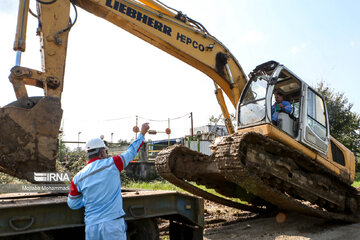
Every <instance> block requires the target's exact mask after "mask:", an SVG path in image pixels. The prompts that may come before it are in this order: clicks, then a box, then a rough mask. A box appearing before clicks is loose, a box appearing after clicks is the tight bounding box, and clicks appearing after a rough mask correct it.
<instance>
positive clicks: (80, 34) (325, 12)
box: [0, 0, 360, 141]
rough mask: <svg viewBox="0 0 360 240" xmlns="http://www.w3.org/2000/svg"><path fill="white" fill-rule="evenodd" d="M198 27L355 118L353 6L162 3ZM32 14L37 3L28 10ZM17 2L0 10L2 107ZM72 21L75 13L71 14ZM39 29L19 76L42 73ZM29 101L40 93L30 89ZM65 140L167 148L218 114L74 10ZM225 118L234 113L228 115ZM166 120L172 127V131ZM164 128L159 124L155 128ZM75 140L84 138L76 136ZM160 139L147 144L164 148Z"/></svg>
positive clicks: (165, 68)
mask: <svg viewBox="0 0 360 240" xmlns="http://www.w3.org/2000/svg"><path fill="white" fill-rule="evenodd" d="M163 2H164V3H165V4H167V5H168V6H170V7H173V8H175V9H177V10H180V11H182V12H183V13H185V14H187V15H188V16H189V17H191V18H192V19H194V20H196V21H198V22H200V23H202V25H204V26H205V27H206V29H207V30H208V31H209V32H210V34H212V35H213V36H215V37H216V38H217V39H218V40H220V41H221V42H222V43H223V44H224V45H225V46H226V47H227V48H228V49H229V50H230V51H231V52H232V54H233V55H234V56H235V57H236V58H237V60H238V62H239V63H240V65H241V66H242V68H243V69H244V71H245V73H246V74H247V73H249V72H251V71H252V69H254V68H255V67H256V66H257V65H259V64H261V63H263V62H266V61H269V60H275V61H278V62H280V63H282V64H284V65H285V66H287V67H288V68H289V69H290V70H292V71H293V72H294V73H295V74H296V75H297V76H299V77H300V78H302V79H303V80H304V81H305V82H307V83H308V84H310V85H312V86H316V85H317V84H318V83H319V82H320V81H324V82H325V84H327V85H328V86H329V87H330V88H332V89H333V90H334V91H335V92H342V93H345V96H346V97H347V98H348V100H349V102H350V103H352V104H353V108H352V110H353V111H354V112H357V113H360V100H359V99H358V97H359V89H360V79H359V75H358V72H357V70H359V69H360V60H359V56H360V15H359V10H360V1H357V0H344V1H338V0H337V1H336V0H317V1H311V0H301V1H300V0H241V1H240V0H222V1H215V0H197V1H194V0H182V1H175V0H163ZM31 8H32V9H33V10H34V11H35V0H32V1H31ZM17 11H18V1H14V0H1V1H0V21H1V24H0V32H1V37H0V106H4V105H6V104H8V103H10V102H12V101H14V100H15V99H16V98H15V94H14V91H13V88H12V85H11V84H10V82H9V81H8V75H9V73H10V69H11V68H12V67H13V66H14V65H15V52H14V51H13V50H12V47H13V42H14V38H15V29H16V18H17ZM71 15H72V16H74V13H73V10H72V13H71ZM36 27H37V22H36V21H35V18H34V17H32V16H31V15H29V21H28V29H27V45H26V52H25V53H23V55H22V61H21V66H24V67H29V68H33V69H39V70H40V69H41V67H40V66H41V65H40V64H41V59H40V52H39V45H40V44H39V39H38V37H37V36H35V32H36ZM28 91H29V95H30V96H38V95H43V91H42V89H39V88H35V87H28ZM61 101H62V108H63V110H64V114H63V120H62V128H63V130H64V140H67V141H77V140H78V139H79V140H80V141H87V140H89V139H91V138H94V137H99V136H100V135H101V134H103V135H104V136H105V139H107V140H108V141H111V136H112V139H113V141H117V140H118V139H125V140H131V139H132V138H134V135H135V134H134V133H133V132H132V128H133V126H134V125H135V124H136V116H139V119H138V121H139V124H141V123H143V122H149V123H150V126H151V129H154V130H157V131H158V132H164V131H165V129H166V128H167V127H170V129H171V130H172V134H171V135H170V137H171V138H177V137H183V136H184V135H188V134H189V133H190V131H189V129H190V126H191V121H190V118H189V113H190V112H192V113H193V123H194V127H197V126H203V125H206V124H208V123H209V118H210V116H211V115H214V116H219V115H220V113H221V111H220V108H219V106H218V103H217V101H216V98H215V95H214V84H213V82H212V80H211V79H210V78H209V77H207V76H206V75H204V74H203V73H201V72H199V71H198V70H196V69H194V68H192V67H191V66H189V65H187V64H185V63H183V62H181V61H180V60H178V59H175V58H174V57H172V56H170V55H168V54H167V53H165V52H162V51H161V50H159V49H157V48H155V47H153V46H152V45H149V44H148V43H146V42H144V41H142V40H140V39H138V38H137V37H135V36H133V35H131V34H130V33H128V32H126V31H124V30H123V29H121V28H119V27H116V26H115V25H112V24H111V23H109V22H107V21H105V20H103V19H101V18H98V17H96V16H95V15H92V14H91V13H88V12H86V11H84V10H82V9H80V8H78V20H77V22H76V24H75V26H74V27H73V28H72V29H71V31H70V34H69V43H68V52H67V62H66V70H65V78H64V90H63V94H62V100H61ZM228 108H229V111H230V112H231V113H235V111H236V110H235V109H234V108H233V107H232V105H230V104H228ZM168 119H170V126H169V122H168ZM153 120H161V121H153ZM79 132H81V133H80V134H79ZM167 137H168V136H167V135H166V134H163V133H160V134H157V135H149V136H147V139H152V140H156V139H164V138H167Z"/></svg>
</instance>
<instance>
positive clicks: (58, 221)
mask: <svg viewBox="0 0 360 240" xmlns="http://www.w3.org/2000/svg"><path fill="white" fill-rule="evenodd" d="M122 195H123V200H124V201H123V207H124V210H125V213H126V216H125V220H126V222H127V224H128V231H127V235H128V239H149V240H152V239H158V238H159V230H158V226H157V221H156V219H157V218H163V219H167V220H169V222H170V226H169V235H170V239H172V240H173V239H194V240H195V239H196V240H198V239H203V228H204V201H203V199H201V198H198V197H194V196H190V195H187V194H182V193H178V192H175V191H153V190H135V189H123V192H122ZM66 201H67V194H66V193H56V194H54V193H11V194H0V239H64V237H68V238H69V237H70V236H71V238H73V237H74V238H76V239H85V234H84V209H83V208H82V209H79V210H71V209H70V208H69V207H68V206H67V203H66Z"/></svg>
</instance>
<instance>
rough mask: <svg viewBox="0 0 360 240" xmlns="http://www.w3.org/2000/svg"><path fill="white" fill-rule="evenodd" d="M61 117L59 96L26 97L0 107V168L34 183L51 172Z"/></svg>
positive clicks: (53, 169)
mask: <svg viewBox="0 0 360 240" xmlns="http://www.w3.org/2000/svg"><path fill="white" fill-rule="evenodd" d="M61 118H62V109H61V103H60V99H59V98H56V97H30V98H23V99H21V100H18V101H15V102H13V103H10V104H8V105H6V106H4V107H3V108H0V171H1V172H4V173H7V174H9V175H12V176H15V177H18V178H21V179H26V180H28V181H30V182H35V180H34V172H51V171H55V158H56V156H57V152H58V134H59V127H60V122H61Z"/></svg>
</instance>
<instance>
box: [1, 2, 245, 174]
mask: <svg viewBox="0 0 360 240" xmlns="http://www.w3.org/2000/svg"><path fill="white" fill-rule="evenodd" d="M29 1H30V0H20V5H19V14H18V26H17V34H16V40H15V44H14V50H15V51H17V64H16V66H15V67H14V68H13V69H12V70H11V74H10V76H9V79H10V82H11V83H12V84H13V87H14V91H15V95H16V98H17V101H15V102H13V103H11V104H9V105H7V106H4V107H3V108H0V123H1V126H0V128H1V130H2V131H1V133H2V134H1V136H0V170H1V171H3V172H5V173H8V174H11V175H14V176H16V177H19V178H25V179H27V180H29V181H34V180H33V172H35V171H54V170H55V158H56V156H57V138H58V130H59V127H60V122H61V118H62V109H61V94H62V91H63V86H64V74H65V62H66V50H67V41H68V33H69V30H70V29H71V27H72V26H73V24H74V22H75V21H76V18H75V19H74V21H72V19H71V18H70V7H71V5H73V6H74V8H75V9H76V7H75V6H79V7H81V8H83V9H85V10H86V11H88V12H90V13H93V14H94V15H96V16H98V17H100V18H103V19H106V20H107V21H109V22H112V23H113V24H115V25H117V26H119V27H120V28H122V29H124V30H126V31H128V32H130V33H131V34H133V35H135V36H137V37H139V38H141V39H143V40H144V41H146V42H148V43H150V44H151V45H153V46H155V47H157V48H159V49H161V50H163V51H165V52H167V53H169V54H170V55H172V56H174V57H176V58H178V59H180V60H181V61H183V62H186V63H188V64H189V65H191V66H192V67H194V68H196V69H198V70H200V71H202V72H203V73H205V74H206V75H208V76H209V77H210V78H211V79H212V80H213V81H214V84H215V94H216V98H217V100H218V102H219V105H220V108H221V111H222V113H223V115H224V117H225V119H226V121H225V122H226V126H227V129H228V132H229V133H234V128H233V126H232V123H231V120H230V116H229V111H228V109H227V106H226V104H225V99H224V94H225V95H226V96H227V97H228V98H229V99H230V102H231V103H232V105H233V107H234V108H236V106H237V103H238V101H239V98H240V95H241V92H242V89H243V88H244V86H245V84H246V82H247V78H246V75H245V74H244V72H243V70H242V68H241V66H240V64H239V63H238V61H237V60H236V59H235V57H234V56H233V55H232V54H231V53H230V51H229V50H228V49H227V48H226V47H225V46H224V45H223V44H222V43H221V42H220V41H218V40H217V39H216V38H215V37H213V36H212V35H210V34H209V33H208V32H207V30H206V29H205V27H203V25H201V24H200V23H198V22H196V21H194V20H193V19H191V18H189V17H187V16H186V15H183V14H181V12H178V11H176V10H174V9H170V8H168V7H167V6H165V5H162V4H160V3H158V2H156V1H153V0H139V1H134V0H73V1H69V0H51V1H47V2H46V1H37V18H38V21H39V27H38V35H39V36H40V42H41V55H42V59H41V60H42V70H41V71H39V70H34V69H30V68H26V67H22V66H20V59H21V52H23V51H25V42H26V34H25V33H26V25H27V15H28V14H27V13H28V11H29ZM26 85H31V86H36V87H39V88H42V89H43V90H44V96H43V97H29V96H28V94H27V90H26ZM223 93H224V94H223Z"/></svg>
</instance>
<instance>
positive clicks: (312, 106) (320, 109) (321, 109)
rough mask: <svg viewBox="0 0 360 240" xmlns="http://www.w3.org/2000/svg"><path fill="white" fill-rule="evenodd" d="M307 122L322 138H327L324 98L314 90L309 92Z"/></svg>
mask: <svg viewBox="0 0 360 240" xmlns="http://www.w3.org/2000/svg"><path fill="white" fill-rule="evenodd" d="M307 122H308V125H309V127H310V128H311V129H312V130H313V131H314V132H315V133H316V134H317V135H318V136H319V137H320V138H322V139H326V137H327V131H326V115H325V106H324V101H323V99H322V98H321V97H320V96H319V95H317V94H316V93H315V92H314V91H313V90H311V89H308V93H307Z"/></svg>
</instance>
